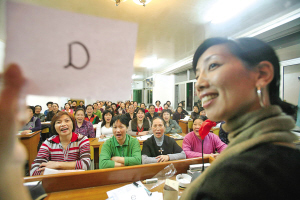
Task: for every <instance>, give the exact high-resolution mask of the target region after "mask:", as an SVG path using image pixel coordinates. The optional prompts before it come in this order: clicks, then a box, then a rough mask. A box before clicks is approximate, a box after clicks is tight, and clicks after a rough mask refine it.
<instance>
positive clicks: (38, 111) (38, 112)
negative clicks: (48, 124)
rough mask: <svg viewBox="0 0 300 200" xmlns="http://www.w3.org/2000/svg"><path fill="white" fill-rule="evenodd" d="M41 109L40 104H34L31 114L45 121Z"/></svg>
mask: <svg viewBox="0 0 300 200" xmlns="http://www.w3.org/2000/svg"><path fill="white" fill-rule="evenodd" d="M41 111H42V106H40V105H36V106H35V107H34V114H33V116H34V117H37V118H39V119H40V121H41V122H43V121H45V118H46V116H45V115H44V114H43V113H41Z"/></svg>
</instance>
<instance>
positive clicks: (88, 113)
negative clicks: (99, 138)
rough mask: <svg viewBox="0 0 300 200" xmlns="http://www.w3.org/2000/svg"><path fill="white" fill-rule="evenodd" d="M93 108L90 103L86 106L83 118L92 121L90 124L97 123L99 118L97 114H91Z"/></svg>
mask: <svg viewBox="0 0 300 200" xmlns="http://www.w3.org/2000/svg"><path fill="white" fill-rule="evenodd" d="M93 112H94V108H93V106H92V105H91V104H89V105H87V106H86V115H85V118H84V120H86V121H89V122H92V124H98V123H99V121H100V119H99V117H98V116H97V115H94V114H93Z"/></svg>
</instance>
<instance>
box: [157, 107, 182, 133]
mask: <svg viewBox="0 0 300 200" xmlns="http://www.w3.org/2000/svg"><path fill="white" fill-rule="evenodd" d="M162 116H163V120H164V121H165V122H166V132H165V133H182V129H181V127H180V126H179V125H178V124H177V122H176V121H175V120H172V119H171V111H170V110H169V109H168V110H163V111H162Z"/></svg>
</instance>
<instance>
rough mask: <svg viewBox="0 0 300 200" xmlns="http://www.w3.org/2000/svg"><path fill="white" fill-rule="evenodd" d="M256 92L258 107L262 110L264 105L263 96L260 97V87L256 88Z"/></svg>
mask: <svg viewBox="0 0 300 200" xmlns="http://www.w3.org/2000/svg"><path fill="white" fill-rule="evenodd" d="M256 92H257V96H258V100H259V104H260V106H261V107H262V108H264V107H265V105H264V101H263V95H262V90H261V88H260V86H258V87H257V88H256Z"/></svg>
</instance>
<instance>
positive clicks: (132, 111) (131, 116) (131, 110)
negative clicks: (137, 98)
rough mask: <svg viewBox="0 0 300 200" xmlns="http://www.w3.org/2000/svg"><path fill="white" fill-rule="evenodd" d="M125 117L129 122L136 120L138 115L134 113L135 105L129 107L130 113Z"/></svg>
mask: <svg viewBox="0 0 300 200" xmlns="http://www.w3.org/2000/svg"><path fill="white" fill-rule="evenodd" d="M125 116H126V117H127V120H128V121H130V120H132V119H134V118H136V114H135V112H134V106H133V105H129V107H128V113H126V115H125Z"/></svg>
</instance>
